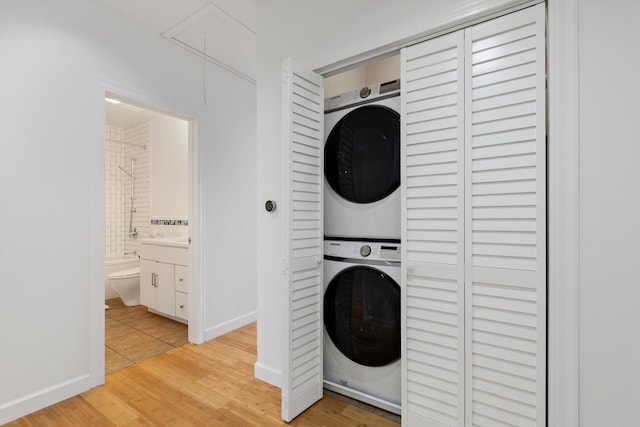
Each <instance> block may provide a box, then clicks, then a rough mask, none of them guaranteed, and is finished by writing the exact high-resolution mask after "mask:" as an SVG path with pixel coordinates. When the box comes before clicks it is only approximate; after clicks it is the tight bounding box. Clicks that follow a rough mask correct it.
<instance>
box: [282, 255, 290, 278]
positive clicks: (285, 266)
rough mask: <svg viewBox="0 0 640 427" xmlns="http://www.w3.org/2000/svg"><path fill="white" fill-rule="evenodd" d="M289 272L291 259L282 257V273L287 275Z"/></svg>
mask: <svg viewBox="0 0 640 427" xmlns="http://www.w3.org/2000/svg"><path fill="white" fill-rule="evenodd" d="M288 273H289V260H288V259H287V258H282V275H283V276H286V275H287V274H288Z"/></svg>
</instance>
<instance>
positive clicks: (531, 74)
mask: <svg viewBox="0 0 640 427" xmlns="http://www.w3.org/2000/svg"><path fill="white" fill-rule="evenodd" d="M544 17H545V9H544V5H543V4H539V5H537V6H534V7H530V8H527V9H523V10H521V11H518V12H515V13H512V14H509V15H506V16H503V17H500V18H497V19H494V20H491V21H488V22H486V23H482V24H478V25H475V26H473V27H470V28H467V29H464V30H460V31H458V32H455V33H451V34H448V35H445V36H442V37H439V38H436V39H433V40H429V41H426V42H423V43H420V44H417V45H414V46H410V47H407V48H405V49H403V53H402V55H403V56H402V61H401V64H402V85H403V89H402V96H403V102H402V106H403V112H402V113H403V114H402V126H403V127H402V132H403V134H402V137H403V144H402V150H403V152H402V162H403V163H402V173H403V175H402V191H403V197H402V203H403V205H402V221H403V223H402V239H403V257H402V261H403V283H402V292H403V310H404V314H405V316H403V319H404V324H403V365H402V366H403V379H402V382H403V400H402V405H403V425H408V426H443V425H444V426H463V425H464V426H502V425H505V426H506V425H513V426H542V425H544V424H545V413H546V403H545V402H546V391H545V390H546V239H545V237H546V205H545V200H546V191H545V188H546V182H545V173H546V171H545V169H546V167H545V164H546V162H545V156H546V154H545V61H544V58H545V49H544V47H545V36H544V29H545V23H544Z"/></svg>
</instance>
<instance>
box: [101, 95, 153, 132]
mask: <svg viewBox="0 0 640 427" xmlns="http://www.w3.org/2000/svg"><path fill="white" fill-rule="evenodd" d="M109 96H110V97H111V98H112V99H116V97H115V96H113V95H109ZM158 115H160V113H158V112H156V111H151V110H147V109H144V108H140V107H138V106H136V105H131V104H127V103H125V102H120V103H119V104H113V103H111V102H105V123H106V124H107V125H109V126H114V127H118V128H124V129H129V128H132V127H134V126H136V125H138V124H140V123H145V122H148V121H149V120H151V119H152V118H153V117H155V116H158Z"/></svg>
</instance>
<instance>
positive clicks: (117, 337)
mask: <svg viewBox="0 0 640 427" xmlns="http://www.w3.org/2000/svg"><path fill="white" fill-rule="evenodd" d="M105 304H107V305H108V306H109V307H110V308H109V309H108V310H105V319H104V323H105V373H106V374H110V373H112V372H116V371H119V370H120V369H123V368H126V367H127V366H131V365H134V364H136V363H138V362H141V361H143V360H145V359H149V358H151V357H154V356H158V355H159V354H162V353H165V352H167V351H169V350H171V349H172V348H176V347H180V346H181V345H183V344H186V343H187V342H188V339H187V325H185V324H183V323H179V322H175V321H173V320H171V319H167V318H166V317H162V316H158V315H156V314H153V313H150V312H148V311H147V307H145V306H143V305H138V306H135V307H127V306H125V305H124V304H123V303H122V300H120V298H114V299H110V300H107V301H105Z"/></svg>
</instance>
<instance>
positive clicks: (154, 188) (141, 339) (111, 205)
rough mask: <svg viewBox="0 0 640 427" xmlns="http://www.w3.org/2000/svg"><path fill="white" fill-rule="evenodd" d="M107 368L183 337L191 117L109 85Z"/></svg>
mask: <svg viewBox="0 0 640 427" xmlns="http://www.w3.org/2000/svg"><path fill="white" fill-rule="evenodd" d="M104 102H105V104H104V107H105V127H104V218H105V222H104V251H105V252H104V253H105V282H104V283H105V288H104V298H105V306H104V308H105V318H104V325H105V335H104V336H105V342H104V356H105V359H104V360H105V374H109V373H112V372H116V371H118V370H120V369H123V368H126V367H128V366H131V365H133V364H135V363H138V362H140V361H142V360H145V359H148V358H151V357H154V356H157V355H159V354H162V353H164V352H166V351H169V350H171V349H173V348H175V347H178V346H180V345H183V344H186V343H187V342H188V341H189V339H188V323H189V314H188V307H189V291H190V286H189V283H190V282H191V280H190V276H191V275H190V272H189V265H190V255H189V243H190V241H191V238H190V232H189V230H190V226H189V225H190V219H191V218H189V210H190V209H189V206H190V205H189V203H190V195H191V194H192V189H191V186H190V182H191V179H190V174H191V170H190V165H191V164H192V163H191V161H190V156H191V150H190V138H191V132H190V128H191V125H190V122H189V120H185V119H184V118H180V117H175V116H173V115H169V114H166V113H163V112H159V111H158V110H156V109H154V108H150V107H147V106H143V105H141V104H139V103H136V102H135V101H131V100H129V99H128V98H125V97H122V96H118V95H117V94H114V93H110V92H107V94H106V97H105V101H104Z"/></svg>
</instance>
